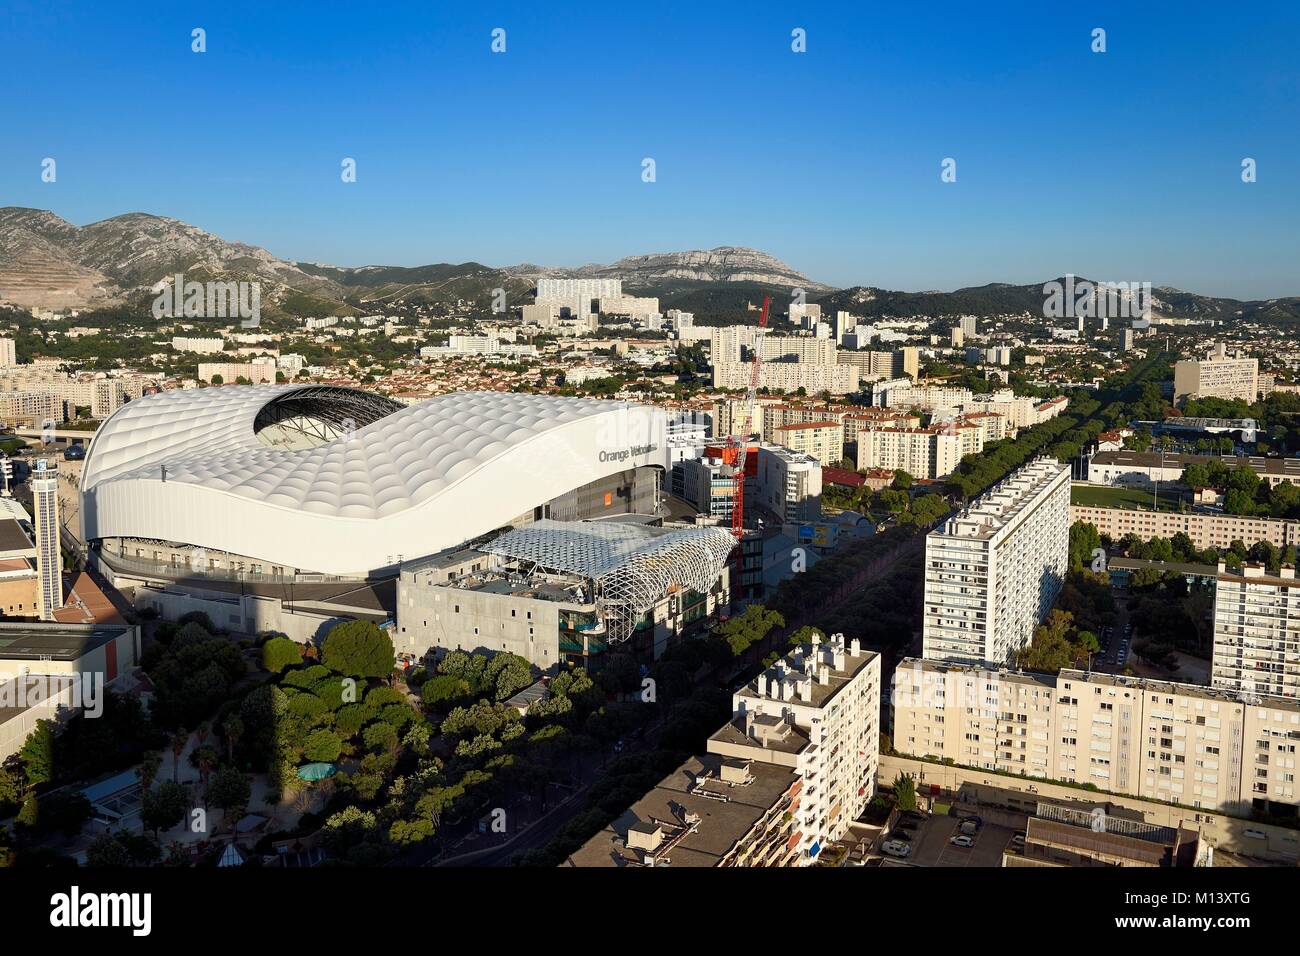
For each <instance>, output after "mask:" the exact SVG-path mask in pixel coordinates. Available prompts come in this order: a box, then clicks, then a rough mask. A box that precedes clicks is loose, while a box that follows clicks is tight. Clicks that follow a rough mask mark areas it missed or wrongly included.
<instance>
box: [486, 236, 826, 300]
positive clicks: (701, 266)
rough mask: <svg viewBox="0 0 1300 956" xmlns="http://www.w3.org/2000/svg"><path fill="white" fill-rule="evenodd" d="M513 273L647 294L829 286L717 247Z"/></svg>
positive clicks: (760, 255)
mask: <svg viewBox="0 0 1300 956" xmlns="http://www.w3.org/2000/svg"><path fill="white" fill-rule="evenodd" d="M506 271H508V272H510V273H511V274H513V275H517V276H520V277H522V278H527V279H530V280H532V281H534V282H535V281H536V280H537V279H539V278H542V277H557V278H560V277H572V278H600V279H622V280H623V283H624V285H625V286H626V287H627V288H629V289H638V290H647V289H664V288H672V287H686V286H689V285H690V284H701V283H702V284H708V285H716V284H726V283H747V284H751V285H758V286H770V287H773V288H785V289H795V288H800V289H806V290H808V291H810V292H811V291H817V292H825V291H829V290H830V288H831V287H830V286H828V285H825V284H823V283H821V282H814V281H813V280H812V279H810V278H808V277H807V276H806V275H804V274H803V273H801V272H797V271H795V270H794V269H792V268H791V267H790V266H788V265H786V264H785V263H784V262H782V261H781V260H780V259H777V258H776V257H775V256H772V255H769V254H768V253H766V252H761V251H759V250H758V249H746V248H743V247H740V246H719V247H718V248H716V249H696V250H692V251H689V252H655V253H651V254H649V255H644V256H627V257H625V258H623V259H619V260H618V261H617V262H613V263H610V264H609V265H595V264H592V265H585V266H580V267H578V268H575V269H567V268H545V267H541V266H535V265H531V264H530V265H520V266H513V267H510V268H508V269H507V270H506Z"/></svg>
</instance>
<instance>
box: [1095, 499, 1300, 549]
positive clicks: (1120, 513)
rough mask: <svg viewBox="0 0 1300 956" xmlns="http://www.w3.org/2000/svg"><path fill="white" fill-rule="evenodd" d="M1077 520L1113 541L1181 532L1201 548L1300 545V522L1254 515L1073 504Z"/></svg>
mask: <svg viewBox="0 0 1300 956" xmlns="http://www.w3.org/2000/svg"><path fill="white" fill-rule="evenodd" d="M1076 521H1086V522H1088V523H1089V524H1091V525H1093V526H1094V527H1095V528H1096V529H1097V532H1098V533H1099V534H1103V535H1106V536H1108V537H1109V538H1110V539H1111V540H1112V541H1118V540H1119V539H1120V538H1122V537H1124V536H1125V535H1126V534H1135V535H1137V536H1138V537H1139V538H1141V539H1142V540H1143V541H1147V540H1149V539H1151V538H1172V537H1173V536H1174V535H1176V534H1180V533H1181V534H1185V535H1187V537H1189V538H1191V539H1192V544H1194V545H1196V547H1197V548H1199V549H1201V550H1205V549H1206V548H1217V549H1220V550H1227V549H1228V548H1231V547H1232V542H1234V541H1243V542H1245V543H1246V545H1247V546H1250V545H1252V544H1255V543H1256V542H1257V541H1269V542H1272V544H1273V545H1274V546H1275V547H1277V548H1278V549H1282V548H1285V547H1286V546H1287V545H1291V544H1294V545H1300V521H1284V520H1281V519H1276V518H1251V517H1247V516H1244V515H1229V514H1219V513H1217V512H1211V511H1194V512H1188V513H1187V514H1179V513H1178V512H1176V511H1137V510H1135V509H1132V508H1099V507H1092V506H1085V505H1070V523H1071V524H1073V523H1074V522H1076Z"/></svg>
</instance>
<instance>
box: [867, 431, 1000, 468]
mask: <svg viewBox="0 0 1300 956" xmlns="http://www.w3.org/2000/svg"><path fill="white" fill-rule="evenodd" d="M975 431H976V432H978V429H975ZM962 454H963V452H962V445H961V437H960V436H959V435H958V434H957V431H956V429H947V430H946V429H944V428H942V427H939V426H934V427H930V428H866V429H860V430H859V431H858V468H859V469H862V470H866V469H869V468H888V469H891V470H894V471H898V470H902V471H905V472H907V473H908V474H909V475H911V476H912V477H913V478H942V477H943V476H945V475H950V474H952V472H954V471H956V469H957V466H958V465H959V464H961V458H962Z"/></svg>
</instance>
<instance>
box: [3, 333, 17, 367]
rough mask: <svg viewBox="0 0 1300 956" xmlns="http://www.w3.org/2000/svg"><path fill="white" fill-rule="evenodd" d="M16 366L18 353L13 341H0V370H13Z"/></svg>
mask: <svg viewBox="0 0 1300 956" xmlns="http://www.w3.org/2000/svg"><path fill="white" fill-rule="evenodd" d="M17 364H18V351H17V348H16V347H15V345H14V340H13V339H7V338H6V339H0V368H13V367H14V366H15V365H17Z"/></svg>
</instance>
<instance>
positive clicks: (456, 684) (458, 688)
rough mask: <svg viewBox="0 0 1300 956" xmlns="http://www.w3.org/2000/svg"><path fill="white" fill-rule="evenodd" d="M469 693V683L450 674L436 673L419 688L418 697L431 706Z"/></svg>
mask: <svg viewBox="0 0 1300 956" xmlns="http://www.w3.org/2000/svg"><path fill="white" fill-rule="evenodd" d="M469 694H470V686H469V684H468V683H467V682H466V681H465V680H463V679H462V678H460V677H456V676H454V675H452V674H438V675H436V676H434V677H431V678H429V679H428V680H427V681H425V682H424V686H423V687H421V688H420V699H421V700H423V701H424V703H425V704H427V705H429V706H431V707H435V706H437V705H438V704H443V703H448V702H451V701H455V700H459V699H460V698H462V697H467V696H468V695H469Z"/></svg>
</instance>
